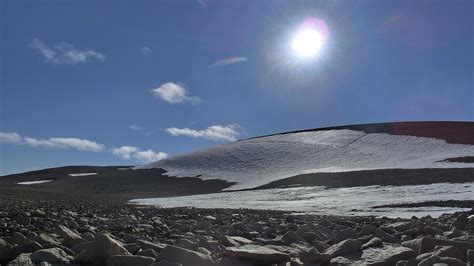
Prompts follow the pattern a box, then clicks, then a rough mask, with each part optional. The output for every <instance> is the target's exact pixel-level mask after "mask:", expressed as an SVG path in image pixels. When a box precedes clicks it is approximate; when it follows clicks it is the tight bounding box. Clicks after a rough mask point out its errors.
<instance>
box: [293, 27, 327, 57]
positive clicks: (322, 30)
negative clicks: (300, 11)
mask: <svg viewBox="0 0 474 266" xmlns="http://www.w3.org/2000/svg"><path fill="white" fill-rule="evenodd" d="M327 37H328V30H327V26H326V24H325V23H324V21H322V20H319V19H315V18H311V19H307V20H306V21H305V22H303V23H302V24H301V25H300V27H299V28H298V30H297V31H296V33H295V34H294V36H293V37H292V40H291V43H290V45H291V49H292V50H293V52H294V53H295V54H296V56H297V57H299V58H302V59H311V58H314V57H316V56H318V55H319V54H320V53H321V50H322V48H323V46H324V44H325V42H326V39H327Z"/></svg>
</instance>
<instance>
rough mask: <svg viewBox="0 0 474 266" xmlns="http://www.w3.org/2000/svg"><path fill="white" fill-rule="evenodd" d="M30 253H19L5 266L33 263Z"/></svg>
mask: <svg viewBox="0 0 474 266" xmlns="http://www.w3.org/2000/svg"><path fill="white" fill-rule="evenodd" d="M30 255H31V253H21V254H20V255H18V256H17V257H16V258H15V259H14V260H12V261H10V262H9V263H8V264H7V266H18V265H34V264H33V261H32V260H31V258H30Z"/></svg>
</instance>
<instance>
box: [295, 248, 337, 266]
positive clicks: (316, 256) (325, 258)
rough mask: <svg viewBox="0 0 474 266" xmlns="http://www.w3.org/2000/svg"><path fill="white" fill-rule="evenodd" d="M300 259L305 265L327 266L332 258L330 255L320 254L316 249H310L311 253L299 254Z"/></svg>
mask: <svg viewBox="0 0 474 266" xmlns="http://www.w3.org/2000/svg"><path fill="white" fill-rule="evenodd" d="M299 259H300V261H301V262H303V263H305V264H311V263H314V264H322V265H324V264H327V263H328V262H329V260H331V258H330V257H329V255H328V254H324V253H319V251H318V250H316V249H315V248H312V249H310V250H309V251H303V252H301V253H300V254H299Z"/></svg>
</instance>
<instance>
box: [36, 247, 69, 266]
mask: <svg viewBox="0 0 474 266" xmlns="http://www.w3.org/2000/svg"><path fill="white" fill-rule="evenodd" d="M30 257H31V260H32V261H33V262H34V263H41V262H48V263H53V264H66V263H69V262H70V261H72V260H73V259H74V258H73V257H72V256H69V255H68V254H67V253H66V252H64V250H62V249H60V248H48V249H40V250H38V251H35V252H33V253H31V256H30Z"/></svg>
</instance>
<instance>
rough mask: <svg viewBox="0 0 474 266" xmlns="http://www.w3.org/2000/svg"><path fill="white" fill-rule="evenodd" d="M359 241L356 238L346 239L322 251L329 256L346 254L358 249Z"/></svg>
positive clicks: (359, 246)
mask: <svg viewBox="0 0 474 266" xmlns="http://www.w3.org/2000/svg"><path fill="white" fill-rule="evenodd" d="M361 246H362V245H361V242H360V241H359V240H357V239H347V240H344V241H341V242H339V243H337V244H334V245H332V246H330V247H329V248H328V249H326V250H325V251H324V253H326V254H328V255H329V256H330V257H331V258H335V257H338V256H343V255H348V254H352V253H355V252H357V251H360V248H361Z"/></svg>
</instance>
